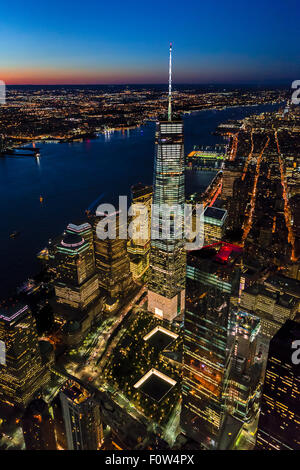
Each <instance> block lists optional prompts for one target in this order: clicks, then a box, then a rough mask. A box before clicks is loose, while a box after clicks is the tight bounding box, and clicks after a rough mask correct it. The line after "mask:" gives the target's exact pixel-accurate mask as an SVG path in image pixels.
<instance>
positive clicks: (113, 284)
mask: <svg viewBox="0 0 300 470" xmlns="http://www.w3.org/2000/svg"><path fill="white" fill-rule="evenodd" d="M103 219H107V224H110V223H112V224H115V225H116V234H115V235H116V236H115V237H114V238H112V239H110V238H106V239H105V240H102V239H101V238H99V237H98V235H97V225H98V223H99V222H101V221H103ZM121 224H123V221H122V218H120V214H119V212H116V213H113V214H110V215H105V214H103V215H101V214H97V216H96V217H95V219H94V225H93V235H94V246H95V262H96V270H97V274H98V279H99V285H100V287H101V288H102V289H103V290H104V292H105V293H106V295H108V296H109V297H111V298H115V297H125V296H126V294H127V293H128V292H129V291H130V289H131V288H132V286H133V281H132V275H131V272H130V261H129V256H128V253H127V240H124V239H122V238H120V234H119V230H120V228H121V230H122V227H121ZM125 229H126V231H127V227H125ZM126 233H127V232H126Z"/></svg>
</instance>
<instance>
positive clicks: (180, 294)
mask: <svg viewBox="0 0 300 470" xmlns="http://www.w3.org/2000/svg"><path fill="white" fill-rule="evenodd" d="M170 63H171V48H170ZM170 75H171V68H170ZM184 202H185V192H184V143H183V122H182V120H180V119H178V120H176V119H174V118H172V114H171V80H169V110H168V120H161V121H160V122H158V123H157V125H156V140H155V161H154V179H153V204H154V206H156V208H155V207H154V208H153V209H152V220H151V224H152V232H151V251H150V278H149V290H148V310H149V311H150V312H152V313H153V314H154V315H157V316H158V317H160V318H162V319H165V320H168V321H172V320H174V318H175V317H176V316H177V315H179V314H180V313H182V312H183V310H184V302H185V265H186V253H185V246H184V238H183V234H182V221H181V218H182V216H183V207H184ZM172 207H173V208H172ZM174 208H175V209H174ZM167 211H169V213H170V218H169V222H170V224H169V226H170V230H169V231H168V230H166V229H165V227H166V225H168V224H167V223H166V222H167V221H166V219H167V217H166V216H167ZM180 221H181V222H180ZM167 228H168V227H167Z"/></svg>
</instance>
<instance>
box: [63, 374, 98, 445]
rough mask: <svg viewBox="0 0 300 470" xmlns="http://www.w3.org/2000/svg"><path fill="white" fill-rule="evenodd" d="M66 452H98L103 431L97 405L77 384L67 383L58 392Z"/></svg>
mask: <svg viewBox="0 0 300 470" xmlns="http://www.w3.org/2000/svg"><path fill="white" fill-rule="evenodd" d="M60 400H61V404H62V412H63V419H64V423H65V428H66V437H67V445H68V450H99V449H100V447H101V445H102V442H103V430H102V423H101V419H100V409H99V405H98V404H97V403H96V402H95V401H94V400H93V397H92V395H91V394H90V393H89V392H88V391H87V390H86V389H84V388H83V387H81V386H80V385H78V384H77V383H74V382H71V381H68V382H67V383H66V385H65V386H64V387H63V389H62V391H61V392H60Z"/></svg>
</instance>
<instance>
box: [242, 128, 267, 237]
mask: <svg viewBox="0 0 300 470" xmlns="http://www.w3.org/2000/svg"><path fill="white" fill-rule="evenodd" d="M269 142H270V137H269V136H268V138H267V141H266V143H265V145H264V147H263V149H262V151H261V152H260V154H259V156H258V158H257V163H256V170H255V177H254V185H253V190H252V194H251V200H250V212H249V217H248V219H247V221H246V222H245V223H244V227H243V228H244V233H243V237H242V241H243V242H245V240H246V238H247V236H248V234H249V232H250V230H251V227H252V220H253V214H254V209H255V203H256V193H257V182H258V178H259V175H260V164H261V160H262V156H263V154H264V151H265V150H266V148H267V147H268V145H269Z"/></svg>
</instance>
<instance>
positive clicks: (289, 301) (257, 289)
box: [244, 283, 298, 308]
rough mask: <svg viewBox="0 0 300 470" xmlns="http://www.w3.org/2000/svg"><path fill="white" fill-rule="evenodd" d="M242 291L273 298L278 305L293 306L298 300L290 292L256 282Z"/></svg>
mask: <svg viewBox="0 0 300 470" xmlns="http://www.w3.org/2000/svg"><path fill="white" fill-rule="evenodd" d="M244 292H245V293H246V294H249V295H255V296H256V295H262V296H265V297H268V298H269V299H273V300H274V301H275V302H276V303H277V304H278V305H281V306H282V307H285V308H293V307H294V306H295V305H296V304H297V302H298V300H297V298H296V297H295V296H293V295H291V294H288V293H286V292H284V291H274V290H271V289H270V288H268V286H265V285H263V284H258V283H257V284H252V285H251V286H249V287H247V288H246V289H245V290H244Z"/></svg>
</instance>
